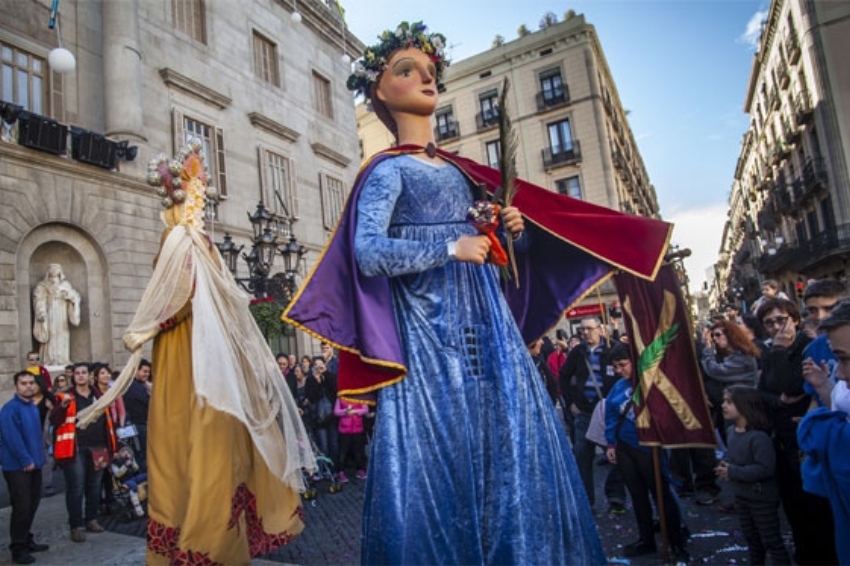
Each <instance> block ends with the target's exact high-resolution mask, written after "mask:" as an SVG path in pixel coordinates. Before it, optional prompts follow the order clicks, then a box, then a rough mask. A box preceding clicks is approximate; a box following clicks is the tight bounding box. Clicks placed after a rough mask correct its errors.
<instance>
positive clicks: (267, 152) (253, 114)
mask: <svg viewBox="0 0 850 566" xmlns="http://www.w3.org/2000/svg"><path fill="white" fill-rule="evenodd" d="M50 6H51V2H50V1H48V0H37V1H32V2H19V1H17V0H0V13H2V14H6V15H8V14H15V17H8V18H7V17H4V18H2V19H0V50H2V61H0V64H2V68H3V69H2V70H3V74H2V76H0V100H2V104H3V107H2V109H4V110H5V114H4V116H5V118H7V119H8V121H7V122H5V123H3V125H2V126H3V131H2V132H0V135H2V140H0V203H2V209H3V212H2V215H0V224H2V229H0V333H2V335H3V340H2V344H0V376H2V379H0V400H2V399H5V398H7V397H8V396H10V395H11V391H12V390H13V389H12V384H11V379H10V376H11V375H12V374H13V373H14V372H15V371H17V370H19V369H21V367H23V365H24V357H25V354H26V352H27V351H28V350H30V349H33V348H34V347H35V346H36V345H37V344H36V343H35V342H34V339H33V335H32V326H33V325H32V322H33V321H32V304H31V294H32V290H33V287H34V286H35V284H36V283H37V282H38V281H39V280H41V278H42V277H43V276H44V273H45V270H46V267H47V265H48V264H50V263H60V264H62V266H63V268H64V270H65V275H66V277H67V279H68V280H69V281H70V282H71V283H72V284H73V286H74V288H76V289H77V290H78V291H80V293H81V295H82V296H83V303H82V316H81V319H82V320H81V323H80V325H79V327H76V328H74V329H73V330H72V334H71V353H72V359H74V360H75V361H83V360H103V361H107V362H110V363H112V364H113V365H114V366H115V365H121V364H123V363H124V361H125V360H126V353H125V351H124V347H123V344H122V341H121V337H122V334H123V332H124V329H125V328H126V327H127V326H128V324H129V322H130V320H131V318H132V316H133V314H134V313H135V309H136V307H137V305H138V302H139V299H140V297H141V294H142V292H143V290H144V289H145V287H146V285H147V282H148V280H149V277H150V274H151V270H152V267H151V266H152V262H153V260H154V255H155V253H156V251H157V248H158V243H159V237H160V233H161V231H162V228H163V224H162V221H161V220H160V211H161V210H162V207H161V205H160V203H159V197H158V196H156V194H155V192H154V191H153V190H152V189H150V188H149V187H148V186H147V185H146V183H145V176H146V173H147V171H146V168H147V163H148V161H149V160H150V159H151V158H153V157H154V156H155V155H157V154H159V153H165V154H169V155H171V154H173V153H175V152H176V151H177V150H178V149H179V148H180V147H181V146H182V145H184V144H185V143H186V142H187V141H189V140H191V139H198V140H200V141H201V142H202V143H203V145H204V151H205V152H206V153H207V160H208V164H209V166H210V169H211V173H212V177H213V184H214V185H216V186H217V187H218V188H219V190H220V191H221V193H222V195H223V199H222V201H221V203H220V204H219V206H218V208H217V220H216V221H215V222H214V223H213V224H210V223H208V226H207V227H208V231H210V232H211V233H212V234H211V235H212V237H213V239H214V240H215V241H217V242H220V241H221V240H222V236H223V234H224V232H225V231H226V232H229V233H231V234H232V235H233V238H234V240H235V241H236V242H237V243H244V244H246V248H248V249H250V247H251V246H250V238H251V236H252V233H251V226H250V223H249V222H248V220H247V218H246V216H245V214H246V212H249V213H250V212H252V211H253V210H254V209H255V207H256V205H257V202H258V201H260V200H262V201H263V202H265V203H266V205H267V207H268V208H269V209H270V210H271V211H272V212H274V213H276V214H279V215H281V216H284V215H286V214H287V213H289V214H291V215H292V216H293V217H294V219H295V221H294V224H293V228H292V229H293V232H294V233H295V234H296V236H297V238H298V241H299V242H300V243H301V244H303V245H304V246H306V248H307V250H308V252H307V255H306V256H305V259H306V264H305V265H302V266H301V271H302V273H303V272H304V270H306V269H307V267H308V265H309V264H311V263H312V262H314V261H315V259H316V258H317V253H318V251H319V250H320V249H321V247H322V246H323V244H324V242H325V240H326V238H327V235H328V234H329V232H330V230H331V229H332V228H333V225H334V224H335V221H336V216H337V215H338V214H339V211H340V209H341V207H342V204H343V202H344V198H345V195H346V192H347V190H348V187H349V185H350V184H351V181H352V180H353V177H354V175H355V173H356V170H357V167H358V165H359V149H358V146H357V135H356V122H355V115H354V114H355V112H354V105H353V103H352V101H351V96H350V93H349V92H348V91H347V89H346V88H345V81H346V78H347V76H348V74H349V72H350V58H349V57H350V56H351V55H355V54H357V53H359V52H361V51H362V47H363V46H362V44H361V43H360V41H359V40H357V39H356V38H354V37H353V36H351V35H350V34H349V33H348V32H347V30H346V29H345V26H344V23H343V20H342V18H341V15H340V14H339V11H338V9H337V6H336V3H335V2H329V1H325V0H301V1H300V2H298V4H297V7H298V11H299V14H300V18H298V17H297V16H296V17H294V18H293V17H292V10H293V4H291V3H288V2H280V1H277V0H256V1H245V2H212V1H209V0H122V1H120V2H82V1H79V0H63V1H62V2H61V4H60V7H59V24H60V30H61V40H62V45H63V46H64V47H66V48H67V49H69V50H70V51H71V52H72V53H73V54H74V56H75V58H76V69H75V71H73V72H72V73H69V74H64V75H60V74H58V73H55V72H52V69H51V68H50V67H49V64H48V53H49V52H50V50H51V49H52V48H54V47H56V45H57V36H56V31H55V30H50V29H48V19H49V15H50V14H49V13H50ZM346 52H347V53H346ZM21 110H23V111H22V112H20V115H19V116H16V118H17V120H15V119H14V118H13V116H12V114H13V113H17V112H18V111H21ZM13 111H14V112H13ZM51 120H55V122H52V121H51ZM10 122H11V123H10ZM62 125H65V126H71V128H70V132H69V133H68V139H69V140H70V143H69V144H68V147H67V148H65V150H64V151H54V152H53V153H51V152H50V151H45V148H44V147H43V145H44V140H43V139H35V138H38V137H39V136H33V135H32V132H34V131H46V130H44V129H45V128H46V129H47V130H49V129H50V128H53V129H54V130H55V128H61V127H62ZM36 127H38V130H36ZM22 129H23V131H24V134H26V133H27V132H29V135H23V136H22V134H21V132H22ZM42 137H43V136H42ZM48 137H49V136H48ZM25 139H26V141H24V140H25ZM53 141H55V139H54V140H53ZM121 141H126V142H128V143H127V144H125V145H126V146H127V147H133V146H135V147H136V148H137V150H136V151H137V155H136V158H135V160H128V159H126V157H127V156H129V154H128V153H125V154H124V157H125V158H124V159H121V158H119V159H117V160H116V159H115V158H114V156H112V157H111V161H109V162H107V163H100V166H98V165H93V164H91V163H86V162H83V161H84V160H81V159H79V155H77V153H78V152H81V153H85V151H86V150H84V149H83V148H84V147H86V144H87V143H89V142H91V143H92V144H95V145H96V144H99V145H98V147H107V148H113V149H114V148H115V147H116V146H115V144H114V143H113V142H121ZM48 145H49V144H48ZM48 149H50V148H48ZM53 149H54V150H55V149H56V148H55V147H53ZM125 149H126V148H125ZM94 153H96V152H94V150H92V154H94ZM89 157H91V155H90V156H89ZM89 161H91V160H89ZM281 235H282V236H286V234H281ZM281 244H283V242H282V241H281ZM240 263H242V262H241V261H240ZM281 263H282V262H281V261H280V259H278V263H277V267H276V268H274V269H273V272H274V271H275V270H280V269H281V267H282V266H281ZM240 268H241V273H239V274H238V275H240V276H242V277H245V276H247V272H246V267H245V265H244V263H242V265H241V266H240ZM289 346H291V349H292V350H293V351H298V352H299V353H302V354H303V353H312V351H313V348H315V345H314V344H312V343H311V342H308V341H307V339H306V337H298V338H295V337H293V338H292V342H291V343H290V344H289Z"/></svg>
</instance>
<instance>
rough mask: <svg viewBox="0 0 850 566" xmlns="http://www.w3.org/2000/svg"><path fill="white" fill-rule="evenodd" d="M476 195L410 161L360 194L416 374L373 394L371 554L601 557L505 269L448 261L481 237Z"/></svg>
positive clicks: (366, 242)
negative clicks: (505, 284)
mask: <svg viewBox="0 0 850 566" xmlns="http://www.w3.org/2000/svg"><path fill="white" fill-rule="evenodd" d="M472 201H473V192H472V189H471V185H470V183H469V181H468V180H467V178H466V177H465V176H464V175H463V173H461V172H460V171H459V170H458V169H456V168H455V167H454V166H452V165H448V164H441V165H435V164H432V163H428V162H425V161H422V160H420V159H417V158H415V157H412V156H409V155H403V156H399V157H396V158H393V159H388V160H386V161H384V162H383V163H381V164H379V165H378V166H377V167H376V168H375V170H374V171H373V172H372V173H371V174H370V176H369V178H368V179H367V180H366V184H365V185H364V187H363V190H362V192H361V194H360V197H359V201H358V212H357V234H356V237H355V253H356V258H357V264H358V267H359V268H360V270H361V271H362V272H363V273H364V274H365V275H377V274H382V275H388V276H390V277H391V286H392V298H393V307H394V311H395V318H396V325H397V328H398V332H399V334H400V336H401V342H402V344H403V347H404V356H405V362H406V365H407V368H408V374H407V377H406V378H405V379H403V380H402V381H401V382H399V383H397V384H394V385H391V386H388V387H386V388H384V389H381V390H380V393H379V397H378V408H377V411H378V415H377V421H376V427H375V434H374V438H373V444H372V453H371V459H370V464H369V478H368V481H367V486H366V501H365V509H364V518H363V535H362V556H361V558H362V562H363V563H364V564H547V565H551V564H603V563H605V562H606V560H605V556H604V553H603V551H602V545H601V543H600V540H599V536H598V534H597V531H596V526H595V524H594V521H593V516H592V513H591V510H590V507H589V505H588V502H587V497H586V495H585V493H584V488H583V487H582V483H581V479H580V478H579V475H578V472H577V468H576V465H575V461H574V459H573V456H572V453H571V450H570V446H569V443H568V441H567V439H566V435H565V433H564V428H563V426H562V425H561V423H560V422H559V421H558V417H557V413H556V412H555V410H554V408H553V406H552V402H551V400H550V398H549V396H548V395H547V393H546V389H545V386H544V384H543V381H542V379H541V377H540V375H539V374H538V373H537V370H536V368H535V367H534V365H533V362H532V360H531V358H530V356H529V354H528V350H527V348H526V346H525V344H524V343H523V340H522V338H521V336H520V332H519V330H518V329H517V326H516V324H515V322H514V320H513V317H512V315H511V313H510V311H509V309H508V307H507V304H506V303H505V300H504V298H503V296H502V291H501V289H500V286H499V274H498V270H497V268H495V267H493V266H492V265H484V266H480V265H474V264H472V263H467V262H456V261H449V258H448V252H447V247H446V242H448V241H452V240H456V239H458V238H459V237H460V236H461V235H464V234H474V233H475V230H474V229H473V228H472V227H471V226H469V225H468V224H467V223H466V221H465V217H466V211H467V209H468V208H469V206H470V204H471V203H472ZM520 241H522V238H521V239H520Z"/></svg>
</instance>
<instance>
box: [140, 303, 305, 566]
mask: <svg viewBox="0 0 850 566" xmlns="http://www.w3.org/2000/svg"><path fill="white" fill-rule="evenodd" d="M183 310H184V311H187V312H181V313H180V314H178V316H177V317H176V318H180V316H181V315H182V316H185V318H183V319H182V320H180V321H179V322H177V324H176V326H174V327H173V328H171V329H170V330H164V331H162V332H161V333H160V334H159V335H158V336H157V338H156V340H155V342H154V348H153V357H152V360H151V363H152V366H153V367H152V375H153V376H154V383H153V387H152V389H151V402H150V408H149V413H148V487H149V496H148V512H149V518H148V552H147V562H148V564H212V563H219V564H248V563H249V562H250V558H251V557H255V556H262V555H264V554H267V553H269V552H271V551H272V550H274V549H276V548H278V547H280V546H282V545H284V544H286V543H287V542H289V541H290V540H291V539H292V538H293V537H295V536H296V535H297V534H298V533H300V532H301V531H302V529H303V528H304V521H303V515H302V508H301V504H300V496H299V494H298V493H297V492H296V491H293V490H292V489H290V488H289V487H288V486H286V485H285V484H284V483H283V482H282V481H281V480H279V479H278V478H276V477H274V476H272V474H271V473H270V472H269V470H268V467H267V466H266V464H265V462H264V461H263V459H262V457H261V456H260V455H259V454H258V453H257V452H256V450H255V449H254V447H253V444H252V442H251V439H250V436H249V434H248V431H247V430H246V428H245V426H244V425H243V424H242V423H240V422H239V421H237V420H236V419H234V418H233V417H231V416H229V415H227V414H225V413H221V412H219V411H216V410H215V409H213V408H211V407H210V406H209V405H206V406H205V407H203V408H202V407H200V406H199V404H198V401H197V398H196V396H195V392H194V387H193V384H192V356H193V352H192V348H191V344H192V341H191V336H192V316H191V314H189V313H188V311H189V310H190V309H183Z"/></svg>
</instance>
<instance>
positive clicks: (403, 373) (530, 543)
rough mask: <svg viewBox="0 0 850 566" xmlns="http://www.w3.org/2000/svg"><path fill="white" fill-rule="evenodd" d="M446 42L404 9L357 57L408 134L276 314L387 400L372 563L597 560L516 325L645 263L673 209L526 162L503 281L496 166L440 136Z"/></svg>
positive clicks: (353, 390)
mask: <svg viewBox="0 0 850 566" xmlns="http://www.w3.org/2000/svg"><path fill="white" fill-rule="evenodd" d="M444 45H445V38H444V37H443V36H442V35H440V34H437V33H433V34H432V33H428V32H427V30H426V28H425V26H424V25H422V24H421V23H415V24H408V23H406V22H405V23H402V24H401V25H400V26H399V27H398V29H396V30H395V31H387V32H384V34H383V35H381V36H380V43H379V44H377V45H375V46H373V47H370V48H367V49H366V52H365V54H364V56H363V59H362V60H360V61H359V62H358V63H357V70H356V72H355V74H354V75H352V76H351V77H350V79H349V83H348V86H349V88H350V89H352V90H357V91H358V92H360V93H361V94H363V95H365V96H366V97H367V98H368V99H370V101H371V104H372V105H373V108H374V109H375V111H376V113H377V115H378V117H379V118H380V119H381V120H382V122H383V123H384V124H385V125H386V126H387V127H388V128H389V129H390V130H391V131H392V132H393V133H394V134H395V135H396V137H397V139H398V142H399V146H397V147H396V148H394V149H393V150H389V151H387V152H384V153H382V154H379V155H377V156H375V157H373V158H372V159H371V160H369V161H368V162H367V164H366V165H365V166H364V168H363V169H362V170H361V172H360V174H359V176H358V179H357V182H356V184H355V187H354V189H353V190H352V192H351V195H350V196H349V200H348V203H347V205H346V208H345V211H344V212H343V216H342V218H341V220H340V222H339V224H338V225H337V227H336V229H335V231H334V234H333V235H332V237H331V240H330V242H329V243H328V245H327V246H326V247H325V249H324V250H323V252H322V255H321V257H320V258H319V261H318V263H317V265H316V266H315V267H314V269H313V271H312V272H311V274H310V276H309V277H308V278H307V280H306V281H305V283H304V285H303V286H302V288H301V289H300V291H299V293H298V294H297V295H296V297H295V300H294V301H293V303H292V304H291V305H290V307H289V309H288V310H287V312H285V313H284V319H285V320H287V321H289V322H291V323H293V324H295V325H297V326H299V327H300V328H301V329H303V330H305V331H307V332H309V333H311V334H312V335H314V336H315V337H317V338H320V339H322V340H325V341H328V342H330V343H332V344H333V345H334V346H335V347H337V348H338V349H339V350H340V365H339V394H340V395H341V396H343V397H348V398H361V399H362V398H366V400H367V401H368V402H374V401H375V400H377V421H376V428H375V436H374V439H373V444H372V453H371V460H370V464H369V478H368V483H367V487H366V500H365V506H364V517H363V533H362V539H361V540H362V547H361V548H362V551H361V552H362V555H361V559H362V562H363V563H364V564H601V563H605V561H606V560H605V556H604V554H603V551H602V546H601V543H600V540H599V536H598V534H597V531H596V527H595V525H594V521H593V515H592V513H591V509H590V506H589V505H588V501H587V497H586V495H585V493H584V488H583V487H582V483H581V479H580V478H579V475H578V472H577V469H576V465H575V461H574V459H573V456H572V454H571V452H570V445H569V442H568V441H567V438H566V436H565V434H564V427H563V426H562V425H561V424H560V422H559V420H558V417H557V414H556V412H555V410H554V408H553V406H552V403H551V401H550V400H549V397H548V395H547V393H546V390H545V388H544V385H543V383H542V382H541V380H540V379H539V377H537V373H536V369H535V366H534V363H533V361H532V359H531V358H530V356H529V354H528V351H527V349H526V347H525V344H526V343H528V342H531V341H532V340H533V339H536V338H538V337H539V336H540V335H542V334H543V333H544V332H545V331H547V330H548V329H549V328H551V327H552V326H553V325H554V324H555V323H556V322H557V320H558V318H559V317H560V316H561V315H562V313H563V310H564V309H565V308H566V307H567V306H569V305H570V304H572V303H574V302H575V301H577V300H578V299H580V298H581V297H582V296H584V295H585V294H586V293H587V292H589V291H590V290H591V289H592V288H593V287H594V286H595V285H597V284H599V283H600V282H601V281H602V280H604V279H605V278H606V277H607V276H608V275H609V274H610V273H611V272H612V270H613V269H614V268H615V267H620V268H623V269H627V270H630V271H632V272H634V273H636V274H640V275H643V276H646V277H652V276H653V275H654V273H655V270H656V269H657V267H658V264H659V262H660V259H661V258H662V256H663V254H664V251H665V249H666V245H667V239H668V236H669V231H670V226H669V225H667V224H665V223H662V222H658V221H651V220H646V219H638V218H635V217H630V216H626V215H622V214H619V213H614V212H612V211H609V210H606V209H603V208H601V207H597V206H594V205H590V204H587V203H581V202H580V201H574V200H571V199H566V198H565V197H561V196H560V195H557V194H554V193H551V192H549V191H546V190H544V189H541V188H539V187H534V186H533V185H530V184H528V183H523V182H519V183H518V192H517V194H516V196H515V198H514V203H515V206H507V207H505V208H503V209H502V210H501V214H494V213H496V212H498V208H496V207H491V208H490V211H489V213H490V216H495V217H497V218H498V217H500V219H501V226H500V228H499V231H500V232H501V236H500V237H501V242H506V240H507V238H514V248H515V250H516V256H517V257H516V259H517V264H518V272H519V278H520V285H519V288H517V287H516V285H515V282H510V283H508V284H507V285H506V286H505V287H506V290H505V291H504V292H503V290H502V288H501V283H500V275H499V269H498V267H496V266H495V265H493V263H491V262H490V259H488V258H496V257H497V256H501V255H502V254H501V253H499V254H494V253H493V252H494V251H499V252H500V250H498V249H497V248H498V247H500V246H497V245H496V244H497V243H501V242H500V241H499V240H498V239H495V240H494V239H493V238H491V237H490V236H489V235H483V234H480V233H479V231H478V228H480V227H481V226H480V225H479V224H478V222H477V220H476V218H478V217H479V216H482V215H481V214H479V213H480V212H481V211H482V210H483V209H484V208H486V206H485V207H483V208H482V206H481V205H482V201H486V199H484V197H483V196H482V195H481V194H480V192H479V186H478V185H479V184H480V183H485V184H486V185H487V186H488V189H489V190H490V191H492V190H493V189H494V188H496V187H498V185H499V178H498V173H497V172H496V171H494V170H492V169H490V168H488V167H483V166H481V165H478V164H475V163H473V162H471V161H469V160H465V159H462V158H459V157H457V156H454V155H452V154H450V153H448V152H443V151H441V150H439V149H437V148H436V147H435V144H434V134H433V130H432V125H431V119H432V116H433V114H434V110H435V108H436V105H437V94H438V83H439V80H440V77H441V75H442V73H443V71H444V70H445V68H446V66H447V64H448V63H447V61H446V60H445V58H444V54H443V53H444V52H443V46H444ZM485 204H486V202H485ZM484 216H486V214H484ZM591 234H608V235H613V234H617V236H618V237H617V238H616V240H617V242H624V241H625V242H629V244H628V245H622V244H619V245H620V246H622V248H625V249H621V248H614V247H611V246H607V245H606V243H605V242H600V241H598V240H597V239H595V238H594V237H591V236H589V235H591ZM570 238H572V239H573V240H574V241H571V240H570ZM609 256H610V257H609ZM498 263H502V264H503V263H504V256H502V261H498Z"/></svg>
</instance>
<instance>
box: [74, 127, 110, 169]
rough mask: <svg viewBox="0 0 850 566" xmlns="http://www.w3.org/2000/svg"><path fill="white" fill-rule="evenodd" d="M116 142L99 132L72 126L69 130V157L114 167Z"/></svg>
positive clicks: (107, 167) (105, 167) (100, 165)
mask: <svg viewBox="0 0 850 566" xmlns="http://www.w3.org/2000/svg"><path fill="white" fill-rule="evenodd" d="M115 150H116V144H115V142H113V141H112V140H108V139H106V138H105V137H103V136H102V135H100V134H95V133H93V132H89V131H86V130H80V129H77V128H73V129H72V130H71V157H73V158H74V159H75V160H77V161H80V162H82V163H89V164H91V165H97V166H98V167H103V168H104V169H115V163H116V160H117V155H116V151H115Z"/></svg>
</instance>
